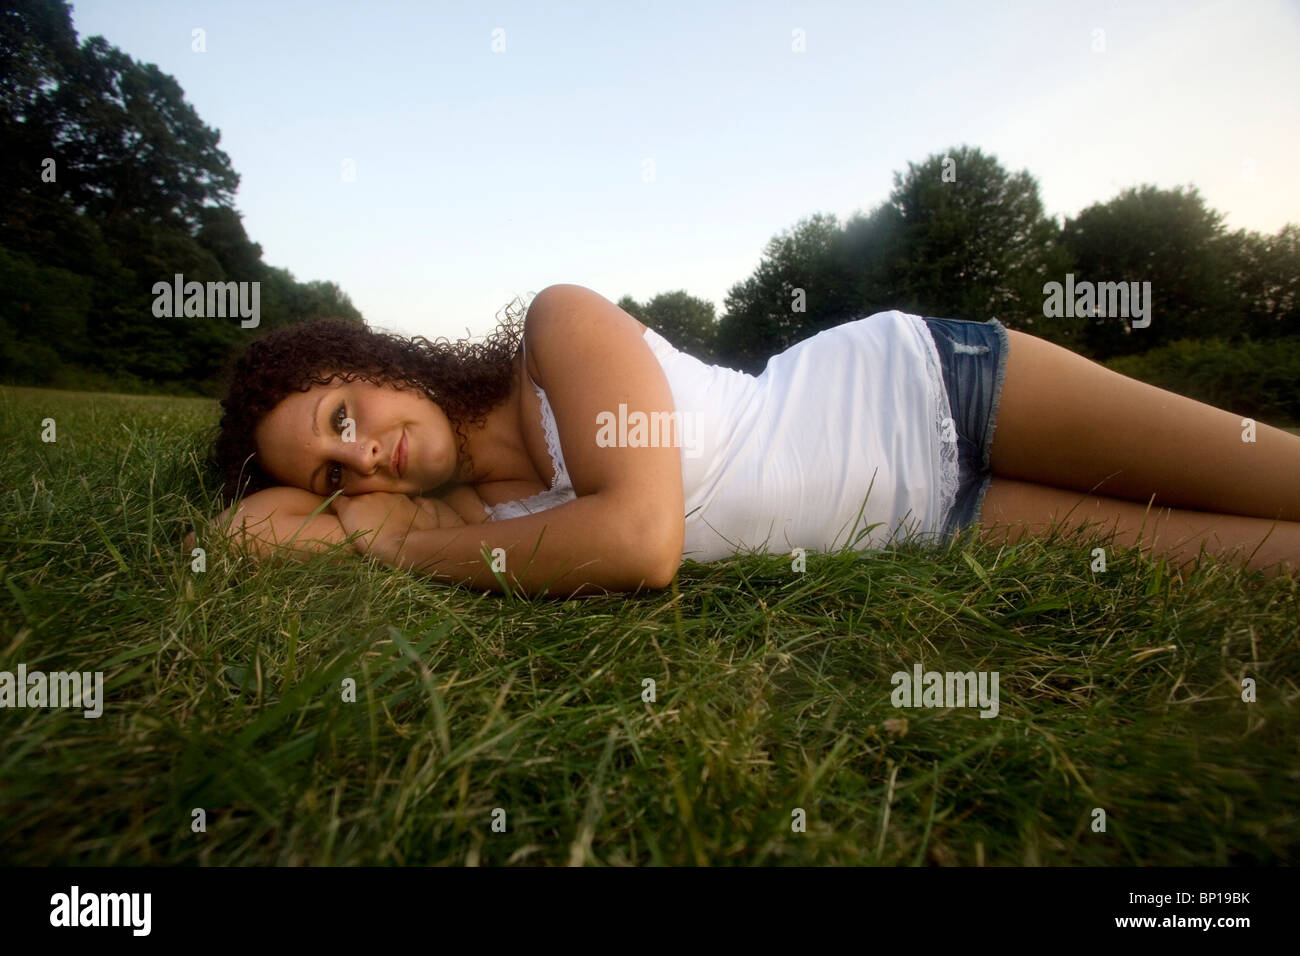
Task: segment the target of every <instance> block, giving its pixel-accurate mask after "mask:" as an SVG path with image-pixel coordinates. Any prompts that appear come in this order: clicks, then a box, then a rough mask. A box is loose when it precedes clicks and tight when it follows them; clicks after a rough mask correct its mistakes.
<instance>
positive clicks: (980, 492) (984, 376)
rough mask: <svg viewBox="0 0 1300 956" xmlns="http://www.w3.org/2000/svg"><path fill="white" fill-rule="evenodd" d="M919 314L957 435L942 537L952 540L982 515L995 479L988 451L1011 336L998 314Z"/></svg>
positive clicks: (1000, 394) (1004, 376)
mask: <svg viewBox="0 0 1300 956" xmlns="http://www.w3.org/2000/svg"><path fill="white" fill-rule="evenodd" d="M921 319H922V321H923V322H925V324H926V326H927V327H928V328H929V330H930V336H931V338H933V339H934V344H935V346H936V347H937V348H938V350H939V365H940V368H941V369H942V372H943V384H944V386H945V387H946V388H947V390H948V406H949V408H950V409H951V411H952V418H953V426H954V431H955V432H956V435H957V469H958V471H957V474H958V485H957V500H956V502H955V503H954V504H953V507H952V510H951V511H950V512H949V513H948V517H947V519H946V521H945V523H944V527H943V538H944V540H945V541H948V540H950V539H951V538H952V536H953V535H955V534H957V533H958V532H960V531H962V530H963V529H965V528H968V527H970V526H971V525H974V524H976V523H977V522H978V521H979V518H980V511H981V509H982V508H983V507H984V493H985V492H986V491H988V488H989V483H990V482H991V481H992V480H993V472H992V471H991V470H990V469H989V451H990V450H991V449H992V448H993V429H994V428H995V427H996V426H997V417H998V405H999V403H1000V402H1001V401H1002V382H1003V380H1004V379H1005V378H1006V375H1007V353H1009V352H1010V351H1011V337H1010V336H1009V335H1007V330H1006V327H1005V326H1004V325H1003V324H1002V323H1001V322H999V321H998V320H997V319H989V320H988V321H987V322H971V321H967V320H965V319H934V318H930V317H929V316H922V317H921Z"/></svg>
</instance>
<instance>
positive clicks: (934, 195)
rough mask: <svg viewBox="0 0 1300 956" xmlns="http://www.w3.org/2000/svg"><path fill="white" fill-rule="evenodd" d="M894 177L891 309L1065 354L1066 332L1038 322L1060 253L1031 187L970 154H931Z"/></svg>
mask: <svg viewBox="0 0 1300 956" xmlns="http://www.w3.org/2000/svg"><path fill="white" fill-rule="evenodd" d="M907 165H908V173H907V175H906V176H902V175H900V174H899V173H895V174H894V189H893V192H892V193H891V194H890V197H889V202H890V204H891V205H892V206H893V207H894V209H895V210H896V211H897V213H898V219H899V220H900V222H901V227H900V232H901V236H900V243H899V245H900V262H899V266H898V275H897V277H896V282H897V291H898V293H899V305H898V307H899V308H902V309H904V310H905V311H910V312H915V313H917V314H920V315H930V316H936V317H941V318H952V319H969V320H974V321H981V322H982V321H984V320H986V319H990V318H997V319H999V320H1000V321H1002V323H1003V324H1004V325H1006V326H1008V327H1011V328H1021V329H1024V330H1025V331H1029V332H1032V333H1033V334H1034V335H1038V336H1041V337H1043V338H1048V339H1051V340H1053V341H1056V342H1058V343H1061V344H1067V343H1070V342H1071V341H1072V339H1073V338H1074V334H1073V332H1074V330H1073V329H1072V328H1071V327H1070V326H1069V324H1068V321H1065V320H1056V319H1053V320H1050V322H1049V321H1048V320H1045V319H1044V316H1043V303H1044V295H1043V286H1044V284H1046V283H1047V282H1049V281H1062V280H1063V279H1064V277H1065V273H1066V272H1067V271H1069V268H1070V266H1071V260H1070V255H1069V252H1068V251H1067V250H1066V249H1064V248H1063V247H1062V246H1061V244H1060V241H1059V229H1058V227H1057V225H1056V222H1055V221H1054V220H1053V219H1051V218H1049V217H1047V216H1046V215H1045V214H1044V211H1043V203H1042V200H1041V199H1040V198H1039V195H1038V183H1037V182H1036V181H1035V180H1034V178H1033V177H1032V176H1030V175H1029V173H1028V171H1026V170H1021V171H1020V172H1018V173H1015V174H1012V173H1009V172H1008V171H1007V170H1005V169H1003V168H1002V166H1001V165H1000V164H999V163H998V161H997V159H996V158H994V157H992V156H986V155H984V154H983V153H982V152H981V151H980V150H979V149H973V148H971V147H967V146H961V147H957V148H953V149H950V150H949V151H948V152H947V153H944V154H942V155H940V154H933V155H931V156H930V157H929V158H927V159H926V160H925V161H924V162H922V163H920V164H919V165H917V164H913V163H910V162H909V163H908V164H907Z"/></svg>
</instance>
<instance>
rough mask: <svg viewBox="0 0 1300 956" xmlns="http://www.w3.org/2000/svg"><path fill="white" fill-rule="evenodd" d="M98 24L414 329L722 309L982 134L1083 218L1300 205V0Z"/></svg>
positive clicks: (1244, 222)
mask: <svg viewBox="0 0 1300 956" xmlns="http://www.w3.org/2000/svg"><path fill="white" fill-rule="evenodd" d="M73 25H74V27H75V28H76V30H77V33H78V35H79V37H80V39H81V40H83V41H84V40H85V39H87V38H88V37H90V36H94V35H96V34H99V35H102V36H104V37H105V38H106V39H107V40H108V41H109V42H110V43H112V44H113V45H114V46H116V47H118V48H119V49H121V50H122V51H124V52H125V53H128V54H130V55H131V56H132V57H133V58H134V59H136V60H138V61H141V62H145V63H154V64H156V65H157V66H158V67H159V69H161V70H162V71H163V72H165V73H168V74H170V75H171V76H173V77H174V78H175V79H176V80H177V82H179V84H180V86H181V88H182V89H183V90H184V92H185V96H186V99H187V100H188V102H189V103H190V104H191V105H192V106H193V107H194V108H195V110H196V111H197V112H198V115H199V117H200V118H201V119H202V120H203V122H205V123H206V124H207V125H208V126H210V127H212V128H214V129H217V130H219V131H220V133H221V143H220V146H221V148H222V149H224V150H225V151H226V153H227V154H228V155H229V156H230V158H231V162H232V164H233V166H234V168H235V171H236V172H238V173H239V174H240V177H241V181H240V187H239V190H238V192H237V194H236V196H235V207H236V208H237V209H238V210H239V212H240V213H242V214H243V216H244V226H245V229H246V230H247V231H248V234H249V236H250V238H251V239H253V241H255V242H258V243H260V244H261V246H262V250H263V259H264V261H266V262H267V263H268V264H270V265H273V266H277V267H280V268H285V269H288V270H289V271H290V272H292V273H293V275H294V277H295V278H297V279H299V280H300V281H309V280H316V279H324V280H330V281H333V282H336V283H337V284H338V285H339V286H340V287H341V288H342V289H343V290H344V291H345V292H346V293H347V294H348V295H349V296H350V298H351V300H352V302H353V304H354V305H356V307H357V308H358V309H360V310H361V312H362V314H363V315H364V316H365V318H366V321H367V323H368V324H370V325H372V326H376V327H379V328H384V329H388V330H392V331H398V332H403V333H405V334H408V335H414V334H419V335H426V336H429V337H430V338H433V337H436V336H447V337H448V338H450V339H460V338H464V337H466V336H474V337H477V336H481V335H486V334H488V333H489V332H491V331H492V330H493V328H494V327H495V326H496V324H497V321H498V318H499V313H500V312H501V310H502V309H503V307H504V306H505V305H506V304H507V303H508V302H510V301H511V300H512V299H513V298H514V297H515V296H516V295H518V296H521V297H525V298H526V297H527V296H528V295H529V294H531V293H535V292H539V291H541V290H542V289H543V288H545V287H546V286H548V285H552V284H555V283H574V284H577V285H582V286H586V287H587V288H590V289H594V290H595V291H596V292H599V293H600V294H601V295H603V296H605V297H606V298H608V299H610V300H611V301H615V302H616V301H618V300H619V299H620V298H621V297H622V296H624V295H631V296H632V297H633V298H635V299H637V300H638V301H640V302H643V303H644V302H645V301H647V300H648V299H650V298H652V297H653V296H655V295H657V294H659V293H661V292H671V291H675V290H679V289H681V290H685V291H686V292H688V293H690V294H691V295H693V296H697V297H699V298H701V299H705V300H708V301H711V302H713V304H714V306H715V308H716V311H717V314H718V316H719V317H721V315H722V313H723V312H724V299H725V297H726V295H727V292H728V291H729V290H730V289H731V287H733V286H734V285H736V284H737V283H740V282H742V281H744V280H745V279H746V278H747V277H749V276H750V275H751V274H752V273H753V271H754V269H755V268H756V267H757V266H758V264H759V262H760V261H761V259H762V255H763V250H764V248H765V246H766V245H767V243H768V241H769V240H770V239H772V238H773V237H774V236H777V235H779V234H780V233H782V232H786V231H787V230H790V229H792V228H794V227H795V226H796V225H797V224H798V222H799V221H800V220H802V219H805V218H807V217H809V216H811V215H813V214H814V213H818V212H821V213H830V214H834V215H836V216H837V217H838V218H839V221H840V222H841V223H843V222H845V221H846V220H847V219H848V218H849V217H850V216H852V215H853V214H854V213H856V212H862V213H868V212H870V211H871V210H872V209H874V208H875V207H876V206H878V205H879V204H880V203H882V202H884V201H886V200H887V199H888V196H889V192H890V190H891V189H892V188H893V175H894V173H895V172H899V173H903V174H905V173H906V171H907V166H908V163H909V162H912V163H920V162H922V161H924V160H925V159H926V158H927V157H928V156H930V155H933V154H939V155H942V154H944V153H946V152H947V151H948V150H950V149H952V148H954V147H957V146H962V145H967V146H972V147H978V148H979V149H981V150H982V151H983V152H984V153H986V154H991V155H993V156H996V157H997V159H998V161H999V162H1000V163H1001V164H1002V166H1003V167H1004V168H1006V169H1007V170H1009V171H1011V172H1013V173H1014V172H1018V171H1020V170H1022V169H1023V170H1027V171H1028V172H1029V173H1030V174H1031V175H1032V176H1033V177H1034V178H1035V179H1036V180H1037V182H1038V184H1039V194H1040V196H1041V198H1042V200H1043V203H1044V205H1045V207H1046V211H1047V213H1048V215H1051V216H1054V217H1056V218H1057V219H1058V220H1060V219H1063V218H1064V217H1066V216H1074V215H1077V214H1078V213H1079V212H1080V211H1081V210H1082V209H1084V208H1086V207H1087V206H1089V205H1091V204H1093V203H1095V202H1105V201H1107V200H1109V199H1111V198H1113V197H1114V196H1115V195H1116V194H1117V193H1119V192H1120V191H1121V190H1123V189H1126V188H1129V187H1131V186H1138V185H1141V184H1144V183H1151V184H1154V185H1156V186H1158V187H1160V188H1165V189H1172V188H1174V187H1176V186H1180V185H1181V186H1187V185H1195V186H1196V187H1197V188H1198V189H1199V190H1200V192H1201V195H1202V196H1203V197H1204V198H1205V200H1206V202H1207V204H1208V205H1209V206H1210V207H1211V208H1214V209H1216V210H1218V211H1219V212H1221V213H1223V214H1224V217H1225V225H1226V226H1227V227H1228V228H1229V229H1230V230H1236V229H1239V228H1245V229H1250V230H1255V231H1259V232H1263V233H1276V232H1277V230H1278V229H1280V228H1281V227H1282V226H1283V225H1285V224H1286V223H1288V222H1300V181H1298V180H1297V176H1296V174H1295V169H1294V163H1295V161H1296V158H1297V157H1300V115H1297V114H1300V95H1297V91H1300V0H1202V2H1198V0H1182V2H1176V0H1115V2H1094V0H1080V2H1064V0H1059V2H1058V0H993V2H977V0H968V2H960V0H958V2H944V0H938V2H933V3H912V2H906V3H900V2H898V0H889V2H876V0H856V2H850V0H837V2H769V0H747V2H732V3H719V2H712V0H695V2H678V0H651V2H639V3H633V2H629V0H591V2H586V3H559V2H554V0H531V2H521V3H505V2H491V0H487V2H472V0H461V2H455V3H452V2H442V0H428V2H415V0H410V2H380V0H366V2H353V3H342V2H332V0H310V2H297V0H293V2H290V0H214V2H197V0H155V2H143V0H74V3H73ZM196 30H201V31H202V33H201V34H199V35H198V38H196V34H195V32H194V31H196ZM199 38H201V43H200V42H199ZM198 46H201V47H202V50H198V49H196V47H198ZM958 175H960V171H958Z"/></svg>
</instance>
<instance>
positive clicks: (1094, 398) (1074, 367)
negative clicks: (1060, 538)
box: [989, 330, 1300, 547]
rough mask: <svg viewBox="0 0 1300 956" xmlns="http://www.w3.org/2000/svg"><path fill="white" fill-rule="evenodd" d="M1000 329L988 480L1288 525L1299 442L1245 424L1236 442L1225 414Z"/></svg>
mask: <svg viewBox="0 0 1300 956" xmlns="http://www.w3.org/2000/svg"><path fill="white" fill-rule="evenodd" d="M1008 331H1009V332H1010V339H1011V349H1010V352H1009V354H1008V356H1007V374H1006V379H1005V381H1004V382H1003V386H1002V399H1001V404H1000V407H999V410H998V415H997V419H996V421H995V423H994V424H995V427H994V432H993V444H992V447H991V448H990V457H989V466H990V468H991V469H992V471H993V474H994V476H996V477H1000V478H1007V479H1016V480H1019V481H1022V482H1031V483H1033V484H1037V485H1049V486H1052V487H1055V488H1066V489H1071V490H1074V491H1081V492H1090V493H1093V494H1098V493H1099V494H1102V495H1108V496H1111V497H1112V499H1126V500H1129V501H1140V502H1142V504H1143V505H1144V506H1145V505H1146V503H1147V502H1149V501H1151V500H1152V495H1154V496H1155V501H1154V503H1155V506H1156V507H1161V506H1165V507H1173V508H1180V509H1192V510H1194V511H1201V512H1212V513H1215V514H1219V515H1248V516H1253V517H1258V518H1282V519H1284V520H1286V521H1289V522H1300V437H1298V436H1296V435H1291V434H1288V433H1287V432H1284V431H1282V430H1281V429H1280V428H1274V427H1273V426H1271V425H1265V424H1263V423H1256V425H1255V436H1254V437H1255V441H1253V442H1249V441H1243V440H1242V437H1243V433H1244V432H1245V431H1246V428H1245V426H1244V425H1243V424H1242V419H1241V417H1240V416H1238V415H1234V414H1233V413H1232V412H1227V411H1224V410H1223V409H1220V408H1215V407H1213V406H1211V405H1206V404H1204V403H1203V402H1198V401H1195V400H1193V399H1190V398H1187V397H1185V396H1182V395H1178V394H1175V393H1174V392H1169V391H1165V390H1164V389H1161V388H1156V387H1155V386H1154V385H1147V384H1146V383H1144V382H1139V381H1137V380H1135V379H1131V378H1129V377H1127V376H1125V375H1121V374H1119V373H1118V372H1113V371H1111V370H1110V369H1108V368H1105V367H1104V366H1101V365H1098V364H1097V363H1096V362H1093V361H1090V360H1089V359H1086V358H1084V357H1083V356H1081V355H1077V354H1075V353H1074V352H1071V351H1070V350H1069V349H1065V348H1062V347H1061V346H1059V345H1055V344H1053V343H1051V342H1047V341H1045V340H1043V339H1039V338H1036V337H1035V336H1032V335H1028V334H1026V333H1024V332H1017V331H1011V330H1008ZM990 493H991V492H990ZM1239 530H1240V531H1241V532H1242V533H1244V526H1243V528H1241V529H1239ZM1236 533H1237V532H1232V533H1231V534H1234V535H1235V534H1236ZM1252 534H1253V532H1252ZM1266 547H1267V546H1266Z"/></svg>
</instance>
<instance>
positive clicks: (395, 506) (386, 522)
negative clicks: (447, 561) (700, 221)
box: [330, 491, 465, 564]
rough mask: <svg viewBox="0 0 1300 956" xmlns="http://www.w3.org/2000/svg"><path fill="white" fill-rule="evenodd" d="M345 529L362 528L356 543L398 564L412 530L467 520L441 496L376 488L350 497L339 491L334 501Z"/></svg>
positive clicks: (350, 531)
mask: <svg viewBox="0 0 1300 956" xmlns="http://www.w3.org/2000/svg"><path fill="white" fill-rule="evenodd" d="M330 510H331V511H333V512H334V514H335V515H336V516H337V517H338V520H339V523H340V524H342V525H343V530H344V532H345V533H347V534H349V535H351V534H354V533H357V532H360V533H361V534H360V536H359V537H357V538H356V539H355V540H354V541H353V542H352V547H353V549H354V550H356V551H357V552H358V553H360V554H369V555H371V556H372V557H375V558H377V559H379V560H380V561H383V562H384V563H385V564H396V563H397V562H398V558H399V556H400V554H401V551H402V546H403V545H404V544H405V543H406V536H407V535H408V534H409V533H410V532H412V531H433V530H437V529H438V528H451V527H460V526H463V525H464V524H465V519H464V518H462V517H461V516H460V515H459V514H457V513H456V511H455V510H453V509H452V508H451V506H450V505H447V504H445V503H443V502H441V501H439V500H438V499H437V498H409V497H407V496H406V495H402V494H391V493H388V492H383V491H372V492H369V493H368V494H364V495H352V496H350V497H348V496H344V495H339V496H338V497H337V498H335V499H334V500H333V502H331V504H330Z"/></svg>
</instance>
